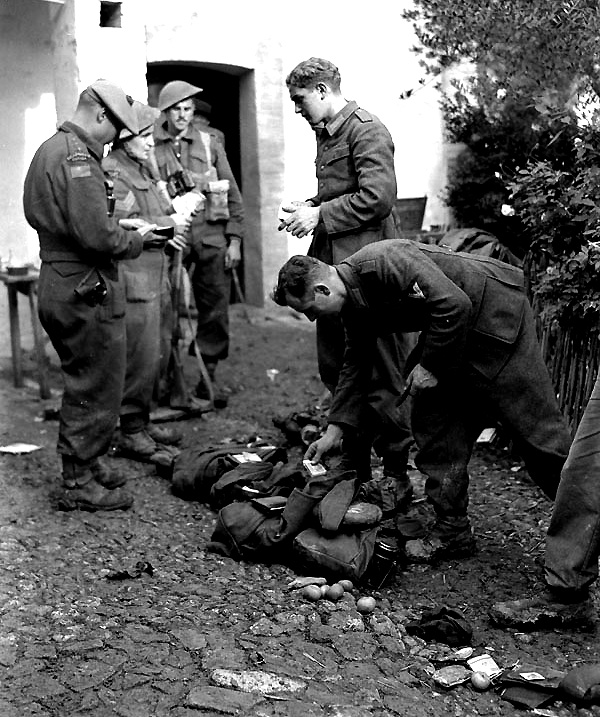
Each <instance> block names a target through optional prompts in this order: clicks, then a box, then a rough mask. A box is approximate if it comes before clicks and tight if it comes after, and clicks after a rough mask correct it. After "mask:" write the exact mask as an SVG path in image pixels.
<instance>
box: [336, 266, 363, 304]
mask: <svg viewBox="0 0 600 717" xmlns="http://www.w3.org/2000/svg"><path fill="white" fill-rule="evenodd" d="M335 268H336V270H337V273H338V274H339V276H340V279H341V280H342V281H343V282H344V285H345V286H346V289H347V291H348V298H349V299H350V301H351V302H352V306H353V307H354V308H356V309H368V308H369V304H368V303H367V300H366V299H365V295H364V294H363V291H362V288H361V286H360V282H359V280H358V272H357V271H356V269H355V268H354V267H353V266H352V265H351V264H347V263H346V262H342V263H341V264H336V266H335Z"/></svg>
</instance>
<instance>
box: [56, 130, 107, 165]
mask: <svg viewBox="0 0 600 717" xmlns="http://www.w3.org/2000/svg"><path fill="white" fill-rule="evenodd" d="M58 130H59V132H71V133H72V134H74V135H77V137H78V138H79V139H80V140H81V141H82V142H83V143H84V144H85V146H86V147H87V148H88V149H89V151H90V153H91V154H92V156H93V157H94V158H95V159H97V160H98V161H99V162H100V161H101V160H102V157H103V155H104V145H103V144H102V142H98V141H97V140H95V139H92V138H91V137H90V135H89V134H88V133H87V132H86V131H85V130H84V129H83V128H82V127H80V126H79V125H77V124H73V122H63V123H62V124H61V125H60V127H59V128H58Z"/></svg>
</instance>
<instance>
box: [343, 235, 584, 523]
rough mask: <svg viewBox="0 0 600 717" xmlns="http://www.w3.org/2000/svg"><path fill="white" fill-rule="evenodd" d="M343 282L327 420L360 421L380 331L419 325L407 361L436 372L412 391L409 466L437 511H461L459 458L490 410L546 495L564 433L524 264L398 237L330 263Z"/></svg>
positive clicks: (552, 487)
mask: <svg viewBox="0 0 600 717" xmlns="http://www.w3.org/2000/svg"><path fill="white" fill-rule="evenodd" d="M336 268H337V270H338V272H339V275H340V277H341V279H342V280H343V282H344V284H345V285H346V288H347V290H348V296H349V303H348V305H347V306H346V307H344V310H343V312H342V316H343V321H344V325H345V327H346V330H347V337H348V339H347V346H346V355H345V364H344V368H343V370H342V373H341V376H340V380H339V382H338V387H337V390H336V393H335V396H334V399H333V402H332V407H331V411H330V415H329V421H330V422H332V423H339V424H342V425H344V424H346V425H357V421H358V419H357V415H358V414H359V411H360V403H361V401H362V400H363V398H362V396H363V394H364V392H365V390H366V387H368V385H369V383H368V382H369V379H370V374H371V371H372V362H373V355H374V344H375V342H376V340H377V337H378V336H381V335H389V334H392V333H394V334H395V333H403V332H407V331H421V332H422V333H421V335H420V339H419V344H418V346H417V348H416V349H415V352H414V356H413V357H411V361H410V362H409V363H411V365H414V364H416V363H420V364H421V365H422V366H423V367H424V368H425V369H427V370H428V371H430V372H431V373H432V374H433V375H434V376H435V377H436V378H437V379H438V385H437V386H436V387H435V388H429V389H424V390H422V391H419V392H418V393H417V395H416V396H415V397H414V400H413V407H412V429H413V435H414V437H415V441H416V443H417V447H418V454H417V466H418V468H419V469H420V470H421V471H422V472H423V473H424V474H425V475H426V476H427V482H426V493H427V496H428V498H429V500H430V501H431V502H432V503H433V505H434V507H435V510H436V512H437V514H438V516H465V515H466V513H467V505H468V494H467V489H468V473H467V465H468V462H469V459H470V456H471V452H472V449H473V445H474V443H475V440H476V438H477V436H478V434H479V432H480V430H481V428H482V427H484V425H485V423H484V421H485V420H486V419H488V420H489V419H490V418H491V419H495V420H498V421H499V422H500V423H501V425H502V426H503V427H504V428H505V429H506V431H507V433H508V435H509V436H510V437H511V438H512V439H513V441H514V444H515V446H516V448H517V450H518V451H519V452H520V454H521V457H522V458H523V460H524V462H525V465H526V467H527V470H528V471H529V475H530V476H531V478H532V479H533V480H534V481H535V482H536V483H537V485H538V486H540V488H541V489H542V490H543V491H544V492H545V493H546V495H548V496H549V497H550V498H554V496H555V494H556V490H557V486H558V483H559V480H560V472H561V468H562V466H563V464H564V462H565V459H566V456H567V452H568V449H569V444H570V438H569V434H568V432H567V430H566V427H565V425H564V421H563V419H562V416H561V415H560V412H559V410H558V406H557V403H556V398H555V395H554V389H553V387H552V384H551V381H550V378H549V376H548V372H547V370H546V367H545V365H544V363H543V360H542V357H541V352H540V350H539V345H538V343H537V339H536V334H535V327H534V321H533V317H532V312H531V309H530V306H529V303H528V300H527V297H526V295H525V292H524V288H523V274H522V272H521V271H520V270H519V269H517V268H515V267H511V266H509V265H507V264H503V263H501V262H499V261H496V260H494V259H487V258H483V257H475V256H473V255H470V254H462V253H459V252H456V253H455V252H451V251H448V250H446V249H443V248H440V247H434V246H428V245H423V244H415V243H413V242H408V241H402V240H394V241H388V242H385V243H383V244H377V245H373V246H368V247H365V248H364V249H362V250H360V251H359V252H357V253H356V254H354V255H353V256H351V257H349V258H348V259H346V260H345V261H344V262H342V263H341V264H339V265H337V266H336Z"/></svg>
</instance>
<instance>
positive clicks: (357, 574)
mask: <svg viewBox="0 0 600 717" xmlns="http://www.w3.org/2000/svg"><path fill="white" fill-rule="evenodd" d="M378 530H379V527H378V526H373V527H371V528H367V529H365V530H360V531H348V530H342V531H339V532H337V533H326V532H324V531H322V530H318V529H316V528H307V529H306V530H303V531H302V532H301V533H298V535H297V536H296V537H295V538H294V542H293V544H292V550H293V554H294V558H295V559H296V560H297V561H298V563H299V565H300V566H301V568H302V570H303V571H304V572H305V574H307V575H311V574H313V573H314V574H315V575H326V576H330V577H331V578H335V579H340V578H348V579H349V580H352V581H354V582H359V581H360V579H361V578H362V576H363V575H364V574H365V572H366V570H367V568H368V566H369V563H370V562H371V558H372V557H373V551H374V550H375V541H376V539H377V532H378Z"/></svg>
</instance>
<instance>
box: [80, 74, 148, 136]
mask: <svg viewBox="0 0 600 717" xmlns="http://www.w3.org/2000/svg"><path fill="white" fill-rule="evenodd" d="M86 89H87V92H88V94H90V95H92V96H93V97H95V98H96V99H97V100H98V102H99V103H100V104H101V105H102V106H103V107H106V109H107V110H109V111H110V112H111V113H112V114H113V115H114V116H115V117H116V119H117V120H118V121H119V122H120V123H121V124H122V125H123V127H126V128H127V129H128V130H129V131H130V132H131V133H132V134H137V133H138V131H139V129H138V123H137V119H136V116H135V112H134V111H133V107H132V105H133V100H132V99H131V97H129V95H126V94H125V92H124V91H123V90H122V89H121V88H120V87H119V86H118V85H115V84H113V83H112V82H109V81H108V80H96V81H95V82H92V84H91V85H89V86H88V87H87V88H86Z"/></svg>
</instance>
